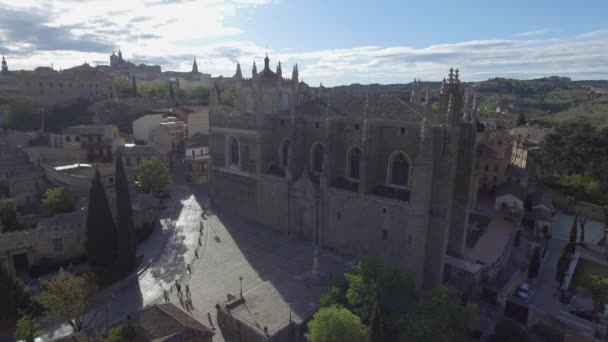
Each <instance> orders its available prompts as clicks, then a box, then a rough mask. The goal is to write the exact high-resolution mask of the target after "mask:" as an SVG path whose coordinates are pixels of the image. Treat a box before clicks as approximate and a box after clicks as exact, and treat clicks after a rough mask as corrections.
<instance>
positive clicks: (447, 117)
mask: <svg viewBox="0 0 608 342" xmlns="http://www.w3.org/2000/svg"><path fill="white" fill-rule="evenodd" d="M453 110H454V94H452V93H450V97H449V100H448V109H447V110H446V112H445V119H444V120H445V123H447V124H451V123H452V112H453Z"/></svg>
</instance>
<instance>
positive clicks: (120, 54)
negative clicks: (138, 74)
mask: <svg viewBox="0 0 608 342" xmlns="http://www.w3.org/2000/svg"><path fill="white" fill-rule="evenodd" d="M118 61H120V62H122V61H123V59H122V51H120V48H118Z"/></svg>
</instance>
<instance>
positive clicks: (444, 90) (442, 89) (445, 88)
mask: <svg viewBox="0 0 608 342" xmlns="http://www.w3.org/2000/svg"><path fill="white" fill-rule="evenodd" d="M447 84H448V83H447V82H446V79H445V77H444V78H443V82H441V94H445V92H446V91H447V90H448V89H447Z"/></svg>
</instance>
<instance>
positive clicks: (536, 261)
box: [528, 246, 540, 279]
mask: <svg viewBox="0 0 608 342" xmlns="http://www.w3.org/2000/svg"><path fill="white" fill-rule="evenodd" d="M539 269H540V247H538V246H536V247H534V252H533V253H532V256H531V257H530V264H529V265H528V279H536V276H537V275H538V270H539Z"/></svg>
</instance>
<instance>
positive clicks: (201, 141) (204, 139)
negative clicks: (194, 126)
mask: <svg viewBox="0 0 608 342" xmlns="http://www.w3.org/2000/svg"><path fill="white" fill-rule="evenodd" d="M203 146H209V135H207V134H202V133H196V134H195V135H193V136H192V137H190V138H189V139H188V147H203Z"/></svg>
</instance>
